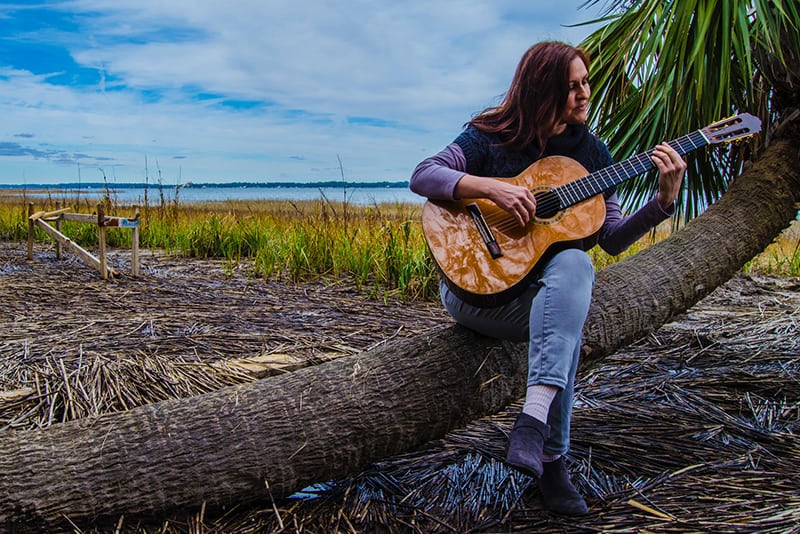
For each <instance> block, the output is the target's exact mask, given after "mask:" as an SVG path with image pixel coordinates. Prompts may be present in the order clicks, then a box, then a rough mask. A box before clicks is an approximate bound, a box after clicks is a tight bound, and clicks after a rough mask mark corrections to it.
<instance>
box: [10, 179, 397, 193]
mask: <svg viewBox="0 0 800 534" xmlns="http://www.w3.org/2000/svg"><path fill="white" fill-rule="evenodd" d="M376 187H377V188H389V189H394V188H405V189H407V188H408V182H407V181H405V182H343V181H336V180H333V181H325V182H212V183H194V182H186V183H183V184H176V185H170V184H163V183H162V184H152V183H145V182H122V183H115V184H104V183H103V182H84V183H78V182H62V183H57V184H0V189H12V190H25V191H41V190H43V189H44V190H52V189H58V190H66V189H68V190H84V189H92V190H94V189H103V190H105V189H108V190H111V191H113V190H115V189H153V190H160V189H212V188H216V189H230V188H236V189H242V188H261V189H264V188H266V189H283V188H293V189H305V188H311V189H320V188H322V189H361V188H371V189H374V188H376Z"/></svg>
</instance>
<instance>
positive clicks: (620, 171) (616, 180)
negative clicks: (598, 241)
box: [552, 130, 708, 209]
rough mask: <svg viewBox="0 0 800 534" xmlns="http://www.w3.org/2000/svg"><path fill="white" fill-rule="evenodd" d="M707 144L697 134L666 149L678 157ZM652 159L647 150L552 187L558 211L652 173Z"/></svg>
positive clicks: (653, 165) (674, 140)
mask: <svg viewBox="0 0 800 534" xmlns="http://www.w3.org/2000/svg"><path fill="white" fill-rule="evenodd" d="M707 144H708V140H707V139H706V137H705V136H704V135H703V133H702V132H701V131H700V130H697V131H694V132H692V133H690V134H686V135H684V136H682V137H679V138H677V139H673V140H672V141H669V145H670V146H671V147H672V148H674V149H675V151H676V152H677V153H678V154H680V155H681V156H683V155H684V154H688V153H689V152H691V151H693V150H697V149H698V148H700V147H703V146H705V145H707ZM652 155H653V151H652V150H648V151H647V152H644V153H642V154H637V155H635V156H633V157H631V158H628V159H626V160H625V161H621V162H619V163H615V164H613V165H611V166H609V167H605V168H603V169H600V170H599V171H595V172H593V173H592V174H589V175H587V176H584V177H583V178H578V179H577V180H574V181H572V182H570V183H568V184H563V185H560V186H558V187H554V188H553V190H552V191H553V193H555V195H556V196H557V197H558V201H559V208H558V209H563V208H566V207H569V206H572V205H573V204H577V203H578V202H581V201H584V200H586V199H587V198H591V197H593V196H595V195H598V194H600V193H602V192H603V191H605V190H607V189H611V188H612V187H614V186H616V185H619V184H621V183H622V182H624V181H626V180H630V179H631V178H633V177H635V176H639V175H640V174H644V173H646V172H647V171H649V170H651V169H653V168H654V167H655V164H654V163H653V160H651V159H650V157H651V156H652Z"/></svg>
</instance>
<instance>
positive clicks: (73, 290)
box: [0, 243, 800, 532]
mask: <svg viewBox="0 0 800 534" xmlns="http://www.w3.org/2000/svg"><path fill="white" fill-rule="evenodd" d="M113 261H114V264H115V265H116V266H118V267H120V268H121V269H122V270H124V269H125V261H126V259H125V256H124V255H121V256H119V257H117V258H114V260H113ZM143 263H144V270H143V276H142V277H141V278H139V279H132V278H128V277H123V278H121V279H118V280H113V281H110V282H102V281H101V280H99V276H98V275H97V273H96V272H93V271H92V270H90V269H89V268H87V267H85V266H84V265H83V264H81V263H79V262H77V261H76V260H74V259H69V258H68V259H67V260H64V261H61V262H57V261H55V259H54V254H53V251H52V250H51V249H50V248H49V247H37V249H36V258H35V260H34V261H33V262H31V263H29V262H27V260H26V258H25V250H24V245H23V244H20V243H0V299H2V303H3V306H2V308H0V429H3V430H2V431H0V432H3V431H4V432H13V431H16V430H18V429H28V428H37V427H43V426H47V425H50V424H54V423H57V422H59V421H62V420H64V419H71V418H76V417H84V416H86V415H91V414H95V413H102V412H107V411H114V410H122V409H127V408H130V407H132V406H136V405H139V404H143V403H147V402H155V401H158V400H161V399H164V398H170V397H180V396H188V395H194V394H197V393H200V392H203V391H208V390H212V389H216V388H219V387H224V386H225V385H227V384H232V383H237V382H241V381H246V380H253V379H254V378H257V377H260V376H264V375H266V374H269V373H276V372H286V371H287V370H291V369H293V368H296V367H297V366H301V365H309V364H314V363H319V362H321V361H324V360H326V359H330V358H335V357H337V356H341V355H345V354H348V353H351V352H354V351H360V350H365V349H368V348H370V347H371V346H374V345H376V344H379V343H386V342H391V340H392V339H393V338H395V337H398V336H415V335H417V334H418V333H419V332H422V331H424V330H426V329H427V328H430V327H431V326H434V325H437V324H441V323H443V322H446V321H448V319H447V317H446V316H445V315H444V313H443V312H442V311H441V309H440V306H439V305H438V304H437V303H428V304H414V305H409V304H404V303H401V302H396V301H393V300H388V301H387V302H384V301H375V300H367V299H365V298H363V297H361V296H359V294H358V293H357V292H355V291H353V290H352V289H350V288H347V287H343V286H340V285H338V286H325V285H324V284H309V285H306V286H304V287H291V286H288V285H283V284H278V283H265V282H263V281H261V280H252V279H248V277H247V269H246V267H243V266H239V267H236V268H229V266H226V265H224V264H221V263H219V262H214V261H196V260H188V259H179V258H167V257H163V256H153V255H148V254H145V256H144V258H143ZM799 369H800V281H798V280H797V279H786V278H774V277H745V276H740V277H738V278H736V279H734V280H732V281H731V282H729V283H728V284H727V285H726V286H724V287H722V288H720V289H718V290H717V291H715V292H714V293H713V294H712V295H711V296H709V297H708V298H707V299H705V300H704V301H703V302H702V303H700V304H699V305H698V306H696V307H695V308H693V309H692V310H690V312H689V313H687V314H686V315H685V316H684V317H682V318H681V319H680V320H679V321H676V322H674V323H671V324H669V325H666V326H664V327H663V328H661V329H660V330H659V331H658V332H656V334H654V335H653V336H650V337H649V338H648V339H645V340H642V341H640V342H639V343H637V344H635V345H633V346H631V347H628V348H627V349H626V350H624V351H621V352H619V353H617V354H615V355H614V356H613V357H611V358H609V359H607V360H606V361H605V362H604V365H603V366H602V367H599V368H596V369H593V370H591V371H590V372H589V373H587V374H585V375H584V376H583V377H582V380H581V384H580V387H579V390H578V393H577V394H578V399H577V406H576V413H575V417H574V428H573V437H574V443H573V451H572V454H571V461H572V464H571V466H572V471H573V476H574V478H575V480H576V481H577V483H579V484H580V486H581V488H582V490H583V491H584V493H585V494H586V495H587V496H588V497H589V501H590V507H591V510H592V514H591V515H590V516H588V517H586V518H581V519H564V518H558V517H555V516H551V515H549V514H547V513H545V512H543V511H542V510H541V508H540V506H539V504H538V500H537V494H536V492H537V490H536V488H535V484H532V482H531V480H530V479H528V478H527V477H525V476H522V475H518V474H517V473H512V472H509V471H508V470H507V469H506V468H505V466H504V465H503V464H502V462H501V461H500V458H501V457H502V449H503V445H504V439H505V432H507V431H508V430H509V428H510V426H511V424H512V422H513V417H514V411H515V408H516V407H514V406H512V407H509V411H508V412H506V413H501V414H498V415H496V416H494V417H490V418H486V419H484V420H481V421H476V422H475V423H473V424H472V425H471V426H470V427H469V428H466V429H462V430H459V431H456V432H453V433H452V434H451V435H450V436H448V437H447V439H445V440H442V441H441V442H437V443H432V444H430V447H428V448H427V449H426V450H423V451H415V452H411V453H408V454H406V455H404V456H402V457H397V458H392V459H387V460H385V461H384V462H381V463H380V464H379V465H375V466H373V467H372V468H371V469H368V470H366V471H365V472H363V473H360V474H357V475H355V476H354V477H352V478H351V479H348V480H344V481H338V482H336V483H329V484H325V485H320V486H319V487H318V488H316V489H317V490H318V491H319V494H318V495H317V496H316V498H306V499H290V500H286V501H283V502H279V503H276V505H275V506H273V505H272V504H271V503H269V502H267V501H266V499H265V502H264V505H263V507H261V508H256V509H233V510H227V511H211V510H207V511H204V510H199V511H197V510H193V511H187V512H186V513H185V514H182V515H181V514H177V515H176V516H175V517H173V518H170V519H169V520H167V521H162V522H159V523H158V524H153V525H137V524H136V523H134V522H133V521H130V520H126V519H125V518H124V517H123V518H120V521H119V523H118V524H117V525H115V526H113V527H108V528H104V529H95V531H104V532H105V531H108V532H112V531H116V530H117V529H119V531H120V532H136V531H141V532H279V531H285V532H323V531H324V532H374V531H381V530H384V531H389V532H397V531H418V532H437V531H438V532H452V531H456V532H466V531H492V532H496V531H515V532H530V531H536V532H561V531H567V532H576V531H578V532H581V531H582V532H594V531H603V532H630V531H650V532H691V531H695V532H707V531H715V532H794V531H800V529H798V527H797V525H798V524H800V489H799V488H798V484H797V482H796V478H795V477H796V474H797V472H798V471H800V439H798V432H800V373H799V372H798V370H799ZM0 439H2V434H1V433H0ZM90 530H92V529H87V530H86V531H90Z"/></svg>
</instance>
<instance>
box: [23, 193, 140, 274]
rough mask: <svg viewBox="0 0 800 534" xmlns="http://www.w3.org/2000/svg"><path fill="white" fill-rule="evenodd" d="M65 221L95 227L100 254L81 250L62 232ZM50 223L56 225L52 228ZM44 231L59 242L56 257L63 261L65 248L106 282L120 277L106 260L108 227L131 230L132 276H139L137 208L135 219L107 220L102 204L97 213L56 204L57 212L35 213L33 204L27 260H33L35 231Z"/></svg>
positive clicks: (30, 212) (29, 205) (31, 206)
mask: <svg viewBox="0 0 800 534" xmlns="http://www.w3.org/2000/svg"><path fill="white" fill-rule="evenodd" d="M62 221H74V222H78V223H86V224H94V225H96V226H97V242H98V249H99V250H98V254H97V256H96V257H95V256H94V255H93V254H91V253H90V252H88V251H87V250H85V249H84V248H82V247H81V246H80V245H78V244H77V243H75V242H74V241H72V240H71V239H70V238H68V237H67V236H65V235H64V234H62V233H61V223H62ZM49 223H54V225H55V226H52V225H51V224H49ZM37 227H38V228H39V229H41V230H42V231H43V232H44V233H45V234H47V235H48V236H50V237H51V238H53V240H55V242H56V257H57V258H58V259H61V257H62V254H63V249H64V248H65V247H66V248H68V249H70V250H71V251H72V252H73V253H75V254H76V255H77V256H78V257H79V258H80V259H82V260H83V261H84V262H86V263H88V264H89V265H91V266H92V267H94V268H95V269H97V270H98V271H100V276H102V277H103V280H107V279H108V278H109V277H112V278H113V277H114V276H115V275H117V274H119V273H118V272H117V271H115V270H114V269H112V268H111V267H109V266H108V261H107V259H106V228H130V229H131V231H132V232H133V233H132V236H131V249H132V250H131V274H132V275H133V276H138V275H139V211H138V209H136V208H134V215H133V217H131V218H129V219H126V218H124V217H108V216H106V215H105V213H104V208H103V205H102V204H98V205H97V211H96V212H95V213H94V214H91V215H90V214H84V213H73V212H72V208H69V207H66V208H61V207H60V205H58V204H57V205H56V210H55V211H36V212H34V207H33V202H31V203H29V204H28V259H29V260H32V259H33V238H34V231H35V229H36V228H37Z"/></svg>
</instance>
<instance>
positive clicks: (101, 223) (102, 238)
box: [97, 204, 108, 280]
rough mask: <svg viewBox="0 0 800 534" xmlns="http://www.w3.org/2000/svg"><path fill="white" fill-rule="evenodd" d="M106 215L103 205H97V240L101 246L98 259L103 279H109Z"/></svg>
mask: <svg viewBox="0 0 800 534" xmlns="http://www.w3.org/2000/svg"><path fill="white" fill-rule="evenodd" d="M105 219H106V215H105V213H104V209H103V205H102V204H98V205H97V242H98V246H99V254H98V259H99V260H100V276H102V277H103V280H108V267H107V264H106V227H105Z"/></svg>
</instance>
